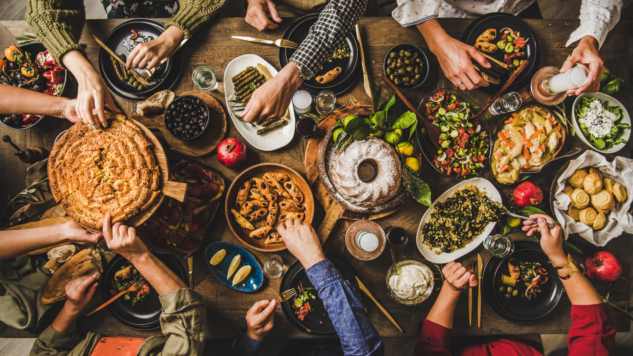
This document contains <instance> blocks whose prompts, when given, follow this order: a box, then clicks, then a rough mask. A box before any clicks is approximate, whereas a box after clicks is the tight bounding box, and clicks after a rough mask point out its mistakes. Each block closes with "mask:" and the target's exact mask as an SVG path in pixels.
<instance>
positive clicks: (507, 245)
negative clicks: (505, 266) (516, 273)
mask: <svg viewBox="0 0 633 356" xmlns="http://www.w3.org/2000/svg"><path fill="white" fill-rule="evenodd" d="M484 248H485V249H486V250H488V251H490V253H492V254H493V255H494V256H495V257H499V258H505V257H508V256H510V255H511V254H512V252H514V242H512V239H511V238H509V237H508V236H505V235H492V236H488V237H486V239H485V240H484Z"/></svg>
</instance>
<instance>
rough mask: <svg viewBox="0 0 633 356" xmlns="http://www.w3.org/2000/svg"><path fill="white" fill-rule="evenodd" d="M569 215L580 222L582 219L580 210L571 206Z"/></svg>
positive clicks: (568, 211)
mask: <svg viewBox="0 0 633 356" xmlns="http://www.w3.org/2000/svg"><path fill="white" fill-rule="evenodd" d="M567 215H569V217H570V218H572V219H574V220H576V221H578V220H579V219H580V209H578V208H576V207H575V206H573V205H570V206H569V210H567Z"/></svg>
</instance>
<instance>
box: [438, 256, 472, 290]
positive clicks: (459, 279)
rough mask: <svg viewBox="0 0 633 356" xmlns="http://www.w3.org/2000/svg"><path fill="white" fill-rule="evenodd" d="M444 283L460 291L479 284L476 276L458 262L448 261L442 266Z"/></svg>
mask: <svg viewBox="0 0 633 356" xmlns="http://www.w3.org/2000/svg"><path fill="white" fill-rule="evenodd" d="M442 273H443V274H444V278H445V282H446V284H447V285H448V286H449V287H450V288H451V289H452V290H454V291H456V292H461V291H463V290H467V289H468V288H475V287H477V285H478V284H479V283H478V282H477V277H475V275H474V274H473V273H470V272H468V271H467V270H466V267H464V266H462V264H461V263H459V262H452V261H451V262H449V263H447V264H446V266H444V268H442Z"/></svg>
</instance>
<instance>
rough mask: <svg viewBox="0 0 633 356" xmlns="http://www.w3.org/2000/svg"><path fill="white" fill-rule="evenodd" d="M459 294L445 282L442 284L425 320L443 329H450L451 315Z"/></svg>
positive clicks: (451, 325) (451, 324) (451, 326)
mask: <svg viewBox="0 0 633 356" xmlns="http://www.w3.org/2000/svg"><path fill="white" fill-rule="evenodd" d="M460 294H461V293H460V292H458V291H455V290H453V289H452V288H451V287H450V286H449V285H448V283H447V282H444V285H443V286H442V289H441V290H440V295H439V296H438V297H437V300H436V301H435V304H433V307H432V308H431V311H430V312H429V315H427V317H426V318H427V319H428V320H430V321H432V322H434V323H436V324H439V325H441V326H443V327H445V328H448V329H452V328H453V315H454V314H455V307H456V306H457V301H458V300H459V295H460Z"/></svg>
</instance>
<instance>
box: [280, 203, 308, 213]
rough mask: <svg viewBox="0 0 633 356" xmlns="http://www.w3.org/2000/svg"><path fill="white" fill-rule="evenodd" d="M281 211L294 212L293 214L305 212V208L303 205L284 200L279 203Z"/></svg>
mask: <svg viewBox="0 0 633 356" xmlns="http://www.w3.org/2000/svg"><path fill="white" fill-rule="evenodd" d="M279 206H280V207H281V210H285V211H294V212H295V213H300V212H302V211H304V210H306V207H305V206H304V205H303V204H297V203H295V202H294V201H292V200H284V201H282V202H281V203H279Z"/></svg>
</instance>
